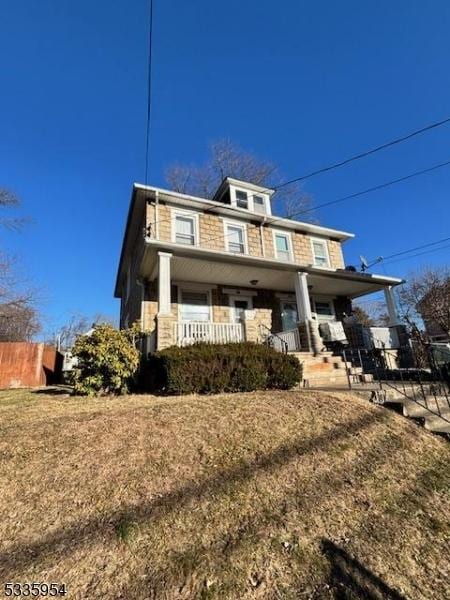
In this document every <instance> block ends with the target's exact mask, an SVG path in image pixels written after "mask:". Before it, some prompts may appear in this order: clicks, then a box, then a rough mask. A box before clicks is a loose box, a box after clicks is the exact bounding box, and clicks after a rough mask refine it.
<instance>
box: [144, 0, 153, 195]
mask: <svg viewBox="0 0 450 600" xmlns="http://www.w3.org/2000/svg"><path fill="white" fill-rule="evenodd" d="M152 40H153V0H150V14H149V35H148V80H147V130H146V144H145V185H147V181H148V159H149V148H150V117H151V110H152V54H153V53H152Z"/></svg>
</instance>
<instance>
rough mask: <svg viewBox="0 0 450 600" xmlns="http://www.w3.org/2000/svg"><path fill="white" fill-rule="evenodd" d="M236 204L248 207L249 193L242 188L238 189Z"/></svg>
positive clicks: (240, 206)
mask: <svg viewBox="0 0 450 600" xmlns="http://www.w3.org/2000/svg"><path fill="white" fill-rule="evenodd" d="M236 206H237V207H238V208H248V194H247V192H242V191H241V190H236Z"/></svg>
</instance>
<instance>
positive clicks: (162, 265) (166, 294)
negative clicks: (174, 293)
mask: <svg viewBox="0 0 450 600" xmlns="http://www.w3.org/2000/svg"><path fill="white" fill-rule="evenodd" d="M171 258H172V254H171V253H170V252H158V315H170V314H171V306H170V259H171Z"/></svg>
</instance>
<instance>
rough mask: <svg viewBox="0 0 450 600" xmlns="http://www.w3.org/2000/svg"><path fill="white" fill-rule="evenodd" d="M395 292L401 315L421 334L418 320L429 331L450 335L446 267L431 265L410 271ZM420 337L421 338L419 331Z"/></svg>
mask: <svg viewBox="0 0 450 600" xmlns="http://www.w3.org/2000/svg"><path fill="white" fill-rule="evenodd" d="M407 281H408V283H406V284H405V285H404V286H402V288H401V289H400V292H399V298H400V306H401V311H402V316H403V318H404V319H405V321H406V322H407V323H408V325H409V326H410V327H411V328H412V329H413V330H414V331H415V332H416V336H418V335H419V334H421V329H422V328H421V323H422V321H423V323H424V324H425V326H426V332H427V333H428V334H430V335H443V336H446V337H448V338H450V270H449V269H448V268H443V269H432V268H430V267H427V268H425V269H423V270H422V271H418V272H416V273H412V274H411V275H410V276H409V277H408V280H407ZM421 339H422V340H424V339H425V338H424V336H423V334H421Z"/></svg>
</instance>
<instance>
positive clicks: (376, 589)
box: [321, 539, 405, 600]
mask: <svg viewBox="0 0 450 600" xmlns="http://www.w3.org/2000/svg"><path fill="white" fill-rule="evenodd" d="M321 550H322V552H323V554H324V555H325V556H326V557H327V559H328V561H329V563H330V569H331V570H330V578H329V580H328V586H329V587H330V588H331V593H332V597H333V598H335V599H336V600H347V599H348V600H356V599H358V600H359V599H360V600H405V596H402V595H401V594H399V593H398V592H397V591H396V590H394V589H392V588H391V587H389V586H388V585H387V584H386V583H385V582H384V581H383V580H382V579H381V578H380V577H378V576H377V575H375V574H374V573H372V571H370V570H369V569H367V568H366V567H365V566H364V565H363V564H362V563H360V562H359V561H358V560H356V558H353V557H352V556H350V554H349V553H348V552H346V551H345V550H344V549H343V548H340V547H339V546H337V545H336V544H335V543H334V542H332V541H330V540H327V539H323V540H322V542H321Z"/></svg>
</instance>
